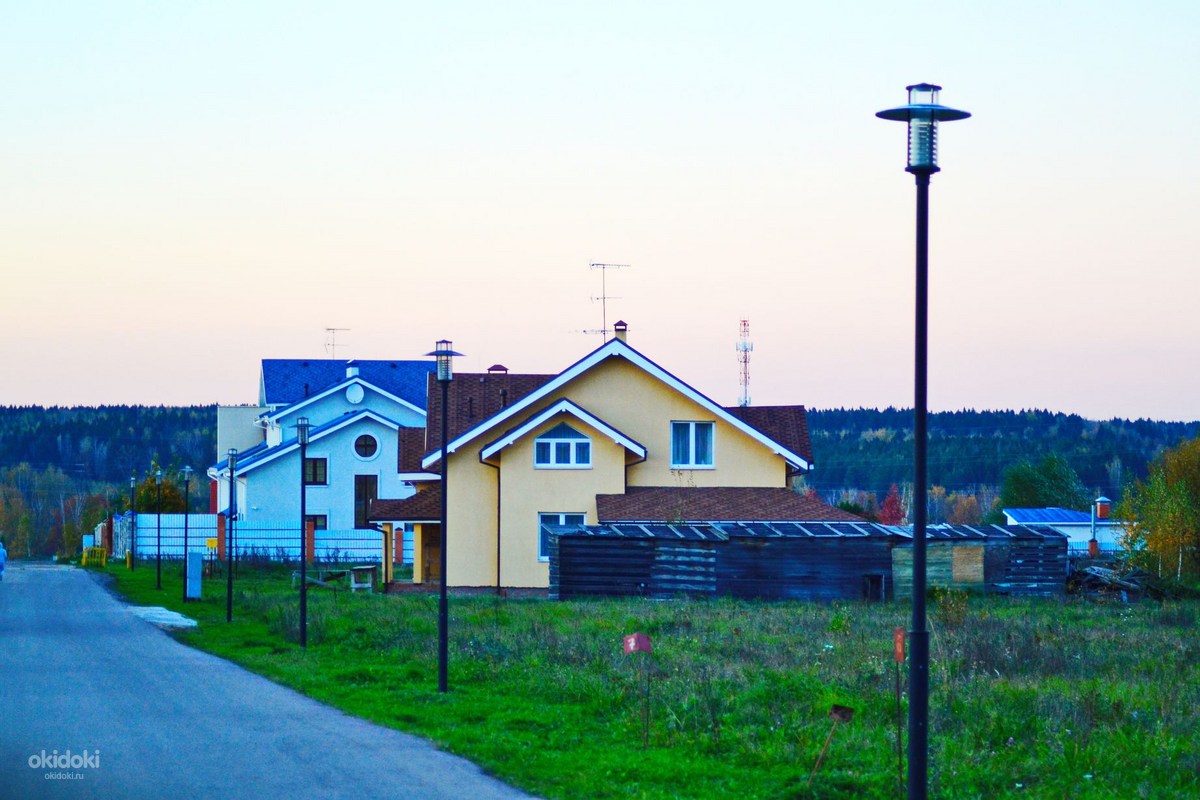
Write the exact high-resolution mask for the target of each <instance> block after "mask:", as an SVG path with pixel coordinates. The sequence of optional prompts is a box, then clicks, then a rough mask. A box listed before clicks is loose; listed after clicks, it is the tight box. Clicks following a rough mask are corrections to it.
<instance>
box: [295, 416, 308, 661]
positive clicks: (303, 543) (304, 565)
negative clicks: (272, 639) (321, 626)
mask: <svg viewBox="0 0 1200 800" xmlns="http://www.w3.org/2000/svg"><path fill="white" fill-rule="evenodd" d="M296 439H297V441H299V442H300V646H301V647H303V648H307V647H308V503H307V502H306V501H307V499H308V498H307V495H308V472H307V463H308V462H307V458H308V417H300V418H299V419H298V420H296Z"/></svg>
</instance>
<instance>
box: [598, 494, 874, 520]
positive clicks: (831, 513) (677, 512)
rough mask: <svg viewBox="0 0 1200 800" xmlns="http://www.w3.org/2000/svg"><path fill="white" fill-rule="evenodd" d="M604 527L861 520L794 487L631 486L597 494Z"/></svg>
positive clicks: (599, 514)
mask: <svg viewBox="0 0 1200 800" xmlns="http://www.w3.org/2000/svg"><path fill="white" fill-rule="evenodd" d="M596 512H597V515H598V516H599V518H600V522H601V524H604V523H610V522H663V521H671V522H862V521H863V520H862V518H861V517H857V516H855V515H854V514H851V513H849V512H847V511H843V510H842V509H840V508H835V507H834V506H831V505H829V504H827V503H824V502H822V501H820V500H818V499H817V498H815V497H809V496H807V495H802V494H796V493H795V492H793V491H792V490H790V489H782V488H780V489H772V488H763V487H741V486H717V487H680V486H631V487H629V489H628V490H627V491H626V492H625V494H600V495H596Z"/></svg>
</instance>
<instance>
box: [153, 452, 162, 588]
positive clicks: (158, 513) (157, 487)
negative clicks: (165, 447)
mask: <svg viewBox="0 0 1200 800" xmlns="http://www.w3.org/2000/svg"><path fill="white" fill-rule="evenodd" d="M154 527H155V542H154V569H155V576H154V584H155V588H156V589H161V588H162V470H161V469H156V470H154Z"/></svg>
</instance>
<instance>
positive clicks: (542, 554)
mask: <svg viewBox="0 0 1200 800" xmlns="http://www.w3.org/2000/svg"><path fill="white" fill-rule="evenodd" d="M546 517H558V519H557V521H555V522H548V521H547V520H546ZM567 517H578V518H579V519H578V521H574V520H572V521H568V520H567ZM586 524H587V514H585V513H583V512H581V511H565V512H560V511H539V512H538V528H537V530H538V554H537V556H538V559H537V560H538V561H542V562H546V561H549V560H550V553H549V550H548V549H547V550H543V548H542V544H543V542H542V526H543V525H586Z"/></svg>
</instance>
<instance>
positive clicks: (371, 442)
mask: <svg viewBox="0 0 1200 800" xmlns="http://www.w3.org/2000/svg"><path fill="white" fill-rule="evenodd" d="M378 451H379V442H378V441H377V440H376V439H375V437H374V436H372V435H371V434H369V433H364V434H363V435H362V436H359V437H358V438H357V439H355V440H354V452H355V453H358V457H359V458H371V457H372V456H374V455H375V453H377V452H378Z"/></svg>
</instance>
